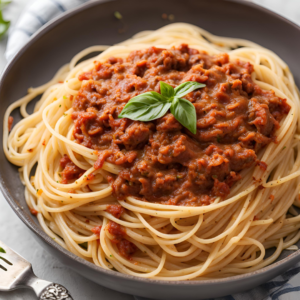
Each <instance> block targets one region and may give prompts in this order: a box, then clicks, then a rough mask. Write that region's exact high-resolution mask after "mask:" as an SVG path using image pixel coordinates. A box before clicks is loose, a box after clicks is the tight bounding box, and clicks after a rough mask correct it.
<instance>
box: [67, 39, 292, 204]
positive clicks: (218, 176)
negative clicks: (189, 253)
mask: <svg viewBox="0 0 300 300" xmlns="http://www.w3.org/2000/svg"><path fill="white" fill-rule="evenodd" d="M94 64H95V65H94V68H93V69H92V70H91V71H89V72H86V73H83V74H81V75H80V76H79V79H80V80H81V81H82V87H81V89H80V91H79V93H78V95H77V96H76V97H75V98H74V101H73V109H74V112H73V114H72V118H73V120H74V122H75V129H74V132H73V135H74V139H75V141H76V142H77V143H79V144H82V145H84V146H86V147H88V148H91V149H95V150H97V151H98V152H97V153H99V157H98V160H97V161H96V163H95V168H101V167H102V165H103V163H104V162H105V161H108V162H110V163H113V164H117V165H120V166H122V167H123V170H122V171H121V172H120V173H119V174H118V175H117V176H115V177H114V178H113V179H112V180H110V182H111V184H112V186H113V192H114V195H115V196H116V197H117V198H118V199H124V198H125V197H126V196H134V197H137V198H139V199H141V200H144V201H150V202H154V203H163V204H170V205H189V206H200V205H209V204H210V203H212V202H213V201H214V199H215V198H216V197H218V196H219V197H222V198H225V197H226V196H227V195H228V194H229V192H230V188H231V186H232V185H233V184H234V183H235V182H236V181H238V180H239V179H240V178H241V176H240V172H241V171H242V170H244V169H248V168H250V167H252V166H254V165H256V164H258V165H260V166H261V167H262V169H266V168H267V165H266V164H265V163H260V162H258V159H257V153H258V151H259V150H260V149H262V148H263V147H265V146H266V145H268V144H269V143H271V142H276V135H275V133H276V130H277V129H278V128H279V122H280V121H281V120H282V118H284V117H285V116H286V115H287V113H288V112H289V110H290V106H289V105H288V104H287V102H286V99H282V98H279V97H277V96H276V95H275V93H274V92H273V91H266V90H262V89H261V88H260V87H259V86H258V85H257V84H255V83H254V82H253V80H252V79H251V74H252V73H253V66H252V65H251V64H250V63H249V62H244V61H239V60H237V61H230V60H229V56H228V54H226V53H221V54H217V55H213V56H211V55H208V54H207V53H206V52H203V51H198V50H195V49H192V48H189V47H188V45H185V44H182V45H180V46H178V47H173V48H171V49H160V48H156V47H151V48H149V49H145V50H137V51H133V52H131V53H130V54H129V56H128V57H127V58H125V59H122V58H115V57H112V58H110V59H108V60H107V61H105V62H99V61H95V63H94ZM160 81H164V82H166V83H168V84H170V85H172V86H173V87H176V86H178V85H179V84H181V83H183V82H186V81H197V82H200V83H205V84H206V87H205V88H202V89H199V90H196V91H194V92H191V93H189V94H188V95H187V96H185V99H187V100H188V101H190V102H191V103H193V105H194V106H195V109H196V113H197V133H196V134H195V135H194V134H192V133H191V132H190V131H189V130H187V129H186V128H184V127H183V126H182V125H181V124H180V123H179V122H178V121H177V120H176V119H175V118H174V116H173V115H172V114H171V113H170V112H169V113H167V114H166V115H165V116H163V117H162V118H160V119H157V120H154V121H151V122H139V121H132V120H129V119H118V115H119V114H120V112H121V111H122V109H123V108H124V106H125V104H126V103H127V102H128V101H129V100H130V99H131V98H133V97H135V96H137V95H139V94H141V93H145V92H147V91H156V92H160V85H159V82H160ZM70 167H71V166H70ZM70 171H71V170H70ZM74 173H78V170H75V172H74ZM69 176H70V177H72V176H73V170H72V172H69V173H68V175H67V172H65V174H64V178H66V177H69Z"/></svg>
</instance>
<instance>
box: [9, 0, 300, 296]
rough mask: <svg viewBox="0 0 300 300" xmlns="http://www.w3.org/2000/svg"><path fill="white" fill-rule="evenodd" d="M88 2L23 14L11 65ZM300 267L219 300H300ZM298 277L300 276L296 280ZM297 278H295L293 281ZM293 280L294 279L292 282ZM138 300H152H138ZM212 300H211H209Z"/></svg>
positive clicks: (47, 3)
mask: <svg viewBox="0 0 300 300" xmlns="http://www.w3.org/2000/svg"><path fill="white" fill-rule="evenodd" d="M87 1H88V0H36V1H34V2H32V3H31V4H30V5H29V6H28V7H27V8H26V9H25V10H24V11H23V13H22V15H21V16H20V18H19V20H18V21H17V23H16V25H15V26H14V27H13V28H11V30H10V32H9V37H8V44H7V50H6V53H5V56H6V58H7V60H8V61H10V60H11V59H12V58H13V57H14V55H15V54H16V53H17V52H18V51H19V50H20V49H21V48H22V46H24V45H25V44H26V43H27V42H28V40H29V39H30V37H31V36H32V35H33V34H34V33H35V32H36V31H37V30H38V29H40V28H41V27H42V26H43V25H45V24H46V23H47V22H48V21H50V20H51V19H53V18H55V17H57V16H59V15H61V14H63V13H64V12H65V11H67V10H68V9H71V8H74V7H76V6H78V5H80V4H83V3H84V2H87ZM299 273H300V264H298V265H297V266H295V267H294V268H292V269H290V270H288V271H287V272H286V273H284V274H282V275H281V276H278V277H276V278H275V279H273V280H272V281H269V282H267V283H264V284H262V285H260V286H259V287H257V288H255V289H253V290H251V291H248V292H245V293H239V294H236V295H231V296H226V297H221V298H218V299H215V300H298V299H300V274H299ZM297 274H298V276H296V275H297ZM293 277H294V278H293ZM292 278H293V279H292ZM135 299H136V300H149V299H146V298H142V297H136V296H135ZM209 300H211V299H209Z"/></svg>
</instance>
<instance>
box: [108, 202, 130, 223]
mask: <svg viewBox="0 0 300 300" xmlns="http://www.w3.org/2000/svg"><path fill="white" fill-rule="evenodd" d="M106 211H107V212H109V213H110V214H112V215H113V216H114V217H115V218H117V219H120V218H121V215H122V214H123V213H124V211H125V210H124V208H123V207H122V206H121V205H116V204H113V205H108V206H107V207H106Z"/></svg>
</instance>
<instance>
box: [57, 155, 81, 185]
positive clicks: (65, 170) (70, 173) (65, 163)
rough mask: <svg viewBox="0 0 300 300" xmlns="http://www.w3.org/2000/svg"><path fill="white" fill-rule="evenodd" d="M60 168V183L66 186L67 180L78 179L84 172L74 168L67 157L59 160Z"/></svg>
mask: <svg viewBox="0 0 300 300" xmlns="http://www.w3.org/2000/svg"><path fill="white" fill-rule="evenodd" d="M60 167H61V168H62V172H61V173H60V176H61V182H60V183H65V184H66V183H68V181H69V180H73V179H78V178H79V177H80V176H81V175H82V174H83V173H84V170H82V169H80V168H79V167H78V166H76V165H75V164H74V163H73V162H72V161H71V159H70V158H69V157H68V156H67V155H64V156H63V157H62V158H61V160H60Z"/></svg>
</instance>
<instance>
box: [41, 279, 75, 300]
mask: <svg viewBox="0 0 300 300" xmlns="http://www.w3.org/2000/svg"><path fill="white" fill-rule="evenodd" d="M39 300H73V298H72V297H71V295H70V294H69V292H68V290H67V289H66V288H65V287H64V286H62V285H60V284H57V283H52V284H50V285H49V286H47V287H46V288H45V289H44V290H43V291H42V292H41V295H40V297H39Z"/></svg>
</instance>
